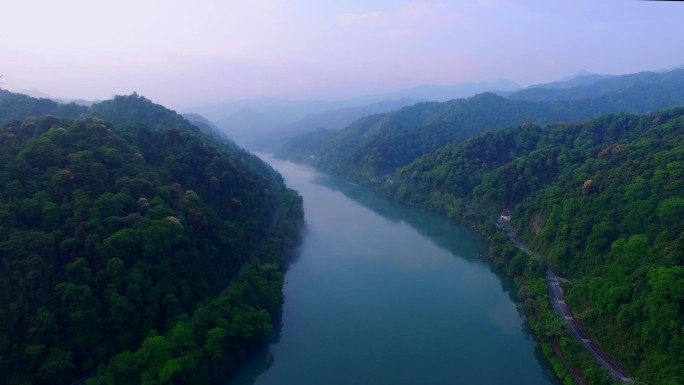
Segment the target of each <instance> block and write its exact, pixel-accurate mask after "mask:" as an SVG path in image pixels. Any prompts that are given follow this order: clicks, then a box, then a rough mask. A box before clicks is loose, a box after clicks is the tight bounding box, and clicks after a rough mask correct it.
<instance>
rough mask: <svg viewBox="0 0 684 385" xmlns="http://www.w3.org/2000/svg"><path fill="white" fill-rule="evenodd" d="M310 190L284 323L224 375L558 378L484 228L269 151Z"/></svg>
mask: <svg viewBox="0 0 684 385" xmlns="http://www.w3.org/2000/svg"><path fill="white" fill-rule="evenodd" d="M264 159H265V160H266V161H268V162H269V163H270V164H271V165H273V166H274V167H275V168H276V169H278V170H279V171H280V172H281V174H282V175H283V176H284V177H285V179H286V181H287V184H288V185H289V186H290V187H292V188H294V189H296V190H298V191H299V192H300V194H301V195H302V196H303V197H304V209H305V213H306V223H307V230H306V235H305V237H304V240H303V243H302V246H301V248H300V251H299V253H298V256H297V259H296V261H295V262H294V263H293V265H292V266H291V268H290V270H289V271H288V272H287V275H286V282H287V283H286V285H285V289H284V294H285V306H284V308H283V315H282V326H281V329H280V332H279V335H278V336H277V337H276V338H275V339H274V341H273V342H272V343H271V344H270V345H268V346H264V347H262V348H261V349H259V350H258V351H257V352H256V353H254V354H253V355H251V356H250V357H249V358H248V360H247V362H246V363H245V364H244V365H242V366H241V368H240V369H239V370H238V371H237V372H236V373H234V374H233V375H232V376H231V377H230V378H229V379H228V380H227V381H226V382H225V385H247V384H259V385H295V384H296V385H307V384H320V385H338V384H339V385H366V384H368V385H380V384H387V385H403V384H406V385H438V384H445V385H446V384H449V385H452V384H483V385H484V384H486V385H496V384H529V385H533V384H554V385H555V384H560V382H559V381H558V380H556V379H555V377H554V375H553V374H552V372H551V369H550V367H549V366H548V364H547V363H545V362H544V361H542V359H541V358H540V357H541V356H540V354H539V352H537V351H536V350H535V348H534V341H533V340H532V337H531V336H530V335H529V333H528V332H527V331H526V330H525V326H524V324H523V319H522V317H521V316H520V314H519V313H518V311H517V308H516V303H515V302H514V300H515V294H514V292H515V289H514V287H512V285H511V284H510V282H508V281H506V280H505V279H503V280H502V277H499V276H497V275H496V274H495V273H494V272H493V271H492V270H491V269H490V268H489V266H488V265H486V264H485V263H482V262H480V261H477V260H475V259H473V257H474V256H477V255H479V254H485V252H486V244H485V242H484V240H483V239H482V238H481V237H480V236H478V235H477V234H475V233H473V232H471V231H469V230H467V229H465V228H462V227H458V226H455V225H453V224H451V223H449V222H448V221H445V220H444V219H442V218H440V217H437V216H434V215H431V214H429V213H425V212H423V211H420V210H413V209H410V208H405V207H401V206H399V205H395V204H393V203H391V202H388V201H385V200H383V199H381V198H379V197H377V196H374V195H373V194H371V193H369V192H367V191H365V190H363V189H361V188H359V187H357V186H354V185H352V184H349V183H347V182H344V181H341V180H339V179H335V178H331V177H328V176H325V175H321V174H319V173H317V172H316V171H314V170H312V169H311V168H308V167H306V166H302V165H297V164H293V163H289V162H282V161H278V160H274V159H272V158H270V157H264Z"/></svg>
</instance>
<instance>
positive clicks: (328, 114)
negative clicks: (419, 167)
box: [253, 98, 422, 151]
mask: <svg viewBox="0 0 684 385" xmlns="http://www.w3.org/2000/svg"><path fill="white" fill-rule="evenodd" d="M421 101H422V100H420V99H413V98H403V99H395V100H385V101H381V102H377V103H372V104H369V105H363V106H354V107H345V108H338V109H333V110H329V111H323V112H319V113H316V114H311V115H307V116H305V117H303V118H301V119H299V120H297V121H295V122H292V123H289V124H285V125H282V126H280V127H278V128H276V129H274V130H272V131H270V132H267V133H265V134H263V135H262V137H260V138H258V140H256V141H255V142H254V143H253V146H254V148H258V149H260V150H264V151H273V150H274V149H277V148H279V147H280V146H282V145H283V144H284V143H286V142H287V141H288V140H290V139H292V138H293V137H296V136H297V135H300V134H305V133H308V132H310V131H314V130H319V129H324V130H340V129H342V128H344V127H346V126H348V125H349V124H351V123H353V122H354V121H356V120H358V119H360V118H362V117H364V116H366V115H373V114H381V113H388V112H391V111H395V110H398V109H400V108H402V107H406V106H410V105H413V104H416V103H419V102H421Z"/></svg>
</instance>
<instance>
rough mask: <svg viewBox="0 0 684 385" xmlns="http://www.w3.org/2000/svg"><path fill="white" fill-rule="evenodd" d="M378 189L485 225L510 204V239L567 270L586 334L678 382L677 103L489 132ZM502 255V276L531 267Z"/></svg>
mask: <svg viewBox="0 0 684 385" xmlns="http://www.w3.org/2000/svg"><path fill="white" fill-rule="evenodd" d="M384 188H385V191H386V193H387V194H389V195H390V196H392V197H393V198H395V199H397V200H399V201H401V202H405V203H407V204H412V205H418V206H421V207H426V208H429V209H432V210H435V211H438V212H442V213H444V214H445V215H448V216H449V217H451V218H454V219H457V220H459V221H465V222H469V223H473V224H476V226H479V227H480V228H481V229H482V230H484V231H485V233H488V234H490V235H491V234H495V233H496V228H495V227H494V225H493V223H494V219H495V218H498V217H499V215H500V214H501V212H503V211H504V210H511V212H512V218H513V219H512V223H513V226H514V227H515V228H517V229H518V233H519V234H518V235H519V237H520V238H522V239H523V240H524V241H525V242H526V243H527V244H529V245H532V246H533V248H534V249H535V250H537V251H539V254H540V255H541V256H542V257H543V258H544V260H545V262H546V263H548V264H550V265H551V266H552V267H553V268H554V270H556V271H558V272H564V274H565V275H566V277H567V278H569V279H570V282H569V283H568V286H566V289H567V298H568V299H569V300H570V301H571V306H572V308H573V309H574V312H575V316H576V318H577V319H579V320H580V321H581V323H582V324H583V325H584V326H585V327H586V328H587V329H588V330H589V331H590V333H591V335H592V338H594V339H595V340H597V341H598V342H599V343H600V344H601V345H602V346H604V347H605V348H607V349H608V350H609V351H610V353H611V354H612V355H614V356H615V357H617V358H618V359H619V361H620V362H621V363H622V364H623V365H624V366H625V367H626V369H627V370H628V372H629V373H630V374H632V375H633V376H634V377H635V378H638V379H640V380H642V381H643V382H644V383H648V384H669V385H674V384H682V383H684V371H682V368H684V108H677V109H674V110H669V111H666V112H662V113H657V114H648V115H645V116H633V115H627V114H621V115H608V116H604V117H601V118H598V119H595V120H591V121H589V122H587V123H584V124H557V125H551V126H548V127H540V126H537V125H532V124H525V125H522V126H518V127H514V128H509V129H505V130H498V131H492V132H488V133H485V134H482V135H479V136H476V137H473V138H471V139H469V140H466V141H463V142H460V143H457V144H453V145H450V146H445V147H443V148H440V149H439V150H437V151H435V152H433V153H430V154H429V155H425V156H423V157H421V158H420V159H419V160H417V161H416V162H414V163H412V164H410V165H408V166H406V167H404V168H401V169H400V170H399V171H398V173H397V175H396V180H394V181H392V183H390V182H386V183H384ZM498 233H499V234H500V233H501V231H500V230H499V232H498ZM503 258H504V264H505V269H506V270H507V271H508V272H509V273H511V274H513V275H517V274H521V273H523V272H527V271H529V269H530V268H531V267H530V266H531V265H530V259H529V257H527V256H526V255H524V254H522V255H520V254H518V255H517V256H516V254H515V253H504V254H503ZM542 274H543V273H542ZM542 276H543V275H542ZM541 282H542V286H541V288H542V292H543V290H544V287H545V285H544V283H543V278H542V279H541ZM547 306H548V305H547Z"/></svg>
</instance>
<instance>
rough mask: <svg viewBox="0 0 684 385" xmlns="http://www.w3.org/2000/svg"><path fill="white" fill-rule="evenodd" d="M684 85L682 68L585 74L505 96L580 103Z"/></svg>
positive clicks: (679, 87)
mask: <svg viewBox="0 0 684 385" xmlns="http://www.w3.org/2000/svg"><path fill="white" fill-rule="evenodd" d="M683 85H684V69H675V70H672V71H668V72H663V73H658V72H650V71H644V72H639V73H636V74H628V75H619V76H606V75H586V76H581V77H579V78H575V79H571V80H568V81H566V82H556V83H549V84H541V85H536V86H532V87H528V88H526V89H524V90H520V91H518V92H515V93H513V94H511V95H510V96H509V98H511V99H515V100H527V101H532V102H538V101H551V100H580V99H587V98H596V97H599V96H602V95H606V94H618V95H619V94H620V93H624V92H630V89H632V88H635V87H636V88H640V89H644V88H645V89H661V88H665V89H666V90H667V91H668V92H672V91H671V90H676V89H681V88H682V86H683Z"/></svg>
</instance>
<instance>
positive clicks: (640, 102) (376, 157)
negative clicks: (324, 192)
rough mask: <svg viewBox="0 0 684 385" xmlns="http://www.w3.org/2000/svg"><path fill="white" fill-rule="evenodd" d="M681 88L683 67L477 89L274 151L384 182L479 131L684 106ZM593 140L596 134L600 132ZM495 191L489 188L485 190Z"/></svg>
mask: <svg viewBox="0 0 684 385" xmlns="http://www.w3.org/2000/svg"><path fill="white" fill-rule="evenodd" d="M683 90H684V70H681V69H680V70H674V71H670V72H668V73H664V74H656V73H639V74H633V75H625V76H618V77H614V78H611V79H606V80H604V81H600V82H597V83H596V84H594V85H592V86H591V87H575V88H569V89H552V90H549V89H543V88H531V89H526V90H523V91H520V92H518V93H516V94H514V95H513V96H511V97H510V98H504V97H500V96H497V95H494V94H492V93H484V94H480V95H475V96H473V97H471V98H468V99H456V100H451V101H447V102H443V103H436V102H435V103H419V104H416V105H414V106H411V107H405V108H402V109H400V110H398V111H395V112H392V113H389V114H383V115H372V116H368V117H365V118H361V119H359V120H357V121H356V122H354V123H353V124H351V125H349V126H347V127H346V128H345V129H343V130H340V131H315V132H309V133H306V134H303V135H300V136H298V137H295V138H293V139H292V140H290V141H289V142H288V143H285V144H284V145H283V146H282V147H281V148H280V149H279V150H278V151H277V152H276V156H277V157H281V158H287V159H292V160H295V161H300V162H306V163H311V164H313V165H315V166H317V167H319V168H321V169H323V170H325V171H326V172H329V173H333V174H337V175H341V176H345V177H347V178H351V179H354V180H357V181H359V182H364V183H367V182H372V181H375V180H378V179H383V180H384V179H385V177H386V176H387V175H393V174H394V173H395V171H396V170H397V169H399V168H401V167H404V166H406V165H408V164H410V163H411V162H413V161H415V160H416V159H418V158H419V157H420V156H423V155H427V154H430V153H432V152H433V151H435V150H437V149H438V148H440V147H442V146H445V145H448V144H450V143H453V142H455V141H460V140H463V139H467V138H469V137H471V136H473V135H478V134H480V133H482V132H485V131H489V130H493V129H501V128H504V127H510V126H514V125H519V124H521V123H524V122H528V123H536V124H548V123H551V122H580V121H584V120H586V119H590V118H592V117H596V116H600V115H603V114H608V113H621V112H627V113H639V114H643V113H646V112H648V111H654V110H661V109H665V108H672V107H675V106H680V105H682V104H684V91H683ZM621 129H622V127H621V126H620V125H619V124H618V125H616V126H612V127H610V128H609V130H608V131H609V132H608V133H609V134H611V135H612V134H613V133H612V132H610V131H614V132H616V133H619V131H620V130H621ZM587 134H588V136H587V137H584V138H578V139H580V141H581V142H583V141H585V140H586V139H590V137H591V136H592V135H594V134H597V135H601V134H602V133H600V132H596V133H587ZM592 139H593V140H600V139H601V137H600V136H596V137H594V138H592ZM606 139H607V137H606ZM570 140H573V139H570ZM489 150H491V151H496V150H503V151H504V154H502V155H503V156H505V155H506V148H505V147H504V148H501V147H499V148H496V147H490V148H489ZM550 150H551V151H550ZM530 151H535V149H534V148H532V149H530ZM539 151H540V152H539V153H537V154H535V156H536V157H539V158H543V159H542V160H543V161H546V163H540V164H538V165H537V167H549V168H550V170H549V171H550V172H553V168H555V167H559V166H562V165H563V164H565V163H568V162H570V163H574V162H575V160H574V159H573V158H571V157H570V158H568V156H570V155H572V154H570V153H568V154H562V156H561V157H560V158H551V157H548V155H554V154H557V153H556V152H554V151H553V149H548V148H540V149H539ZM530 155H532V154H530ZM545 156H546V157H545ZM489 158H491V157H490V156H487V157H486V158H481V159H482V160H484V159H489ZM556 162H558V163H556ZM477 166H478V167H483V168H487V167H491V166H492V165H491V164H490V163H488V162H484V161H481V162H479V163H478V164H477ZM526 171H528V172H534V171H535V170H534V169H528V170H526ZM516 173H517V172H516ZM516 176H517V178H516V180H509V182H511V183H515V184H516V189H517V190H524V189H527V188H533V186H534V185H535V184H537V183H539V181H538V180H535V179H533V178H529V174H528V173H524V174H521V175H516ZM500 177H505V175H500ZM454 178H456V177H454ZM508 178H509V179H510V175H508ZM495 185H496V183H495ZM487 191H490V190H487ZM497 193H498V192H497V191H492V194H497ZM521 193H522V192H521Z"/></svg>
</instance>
